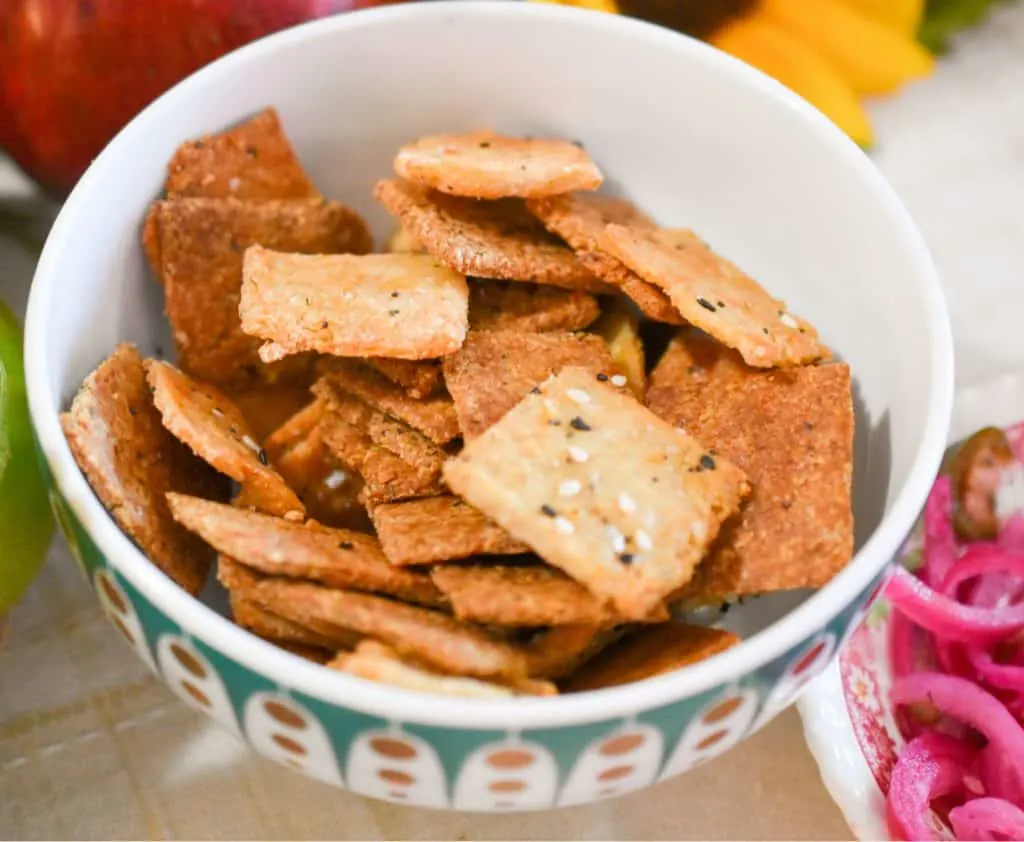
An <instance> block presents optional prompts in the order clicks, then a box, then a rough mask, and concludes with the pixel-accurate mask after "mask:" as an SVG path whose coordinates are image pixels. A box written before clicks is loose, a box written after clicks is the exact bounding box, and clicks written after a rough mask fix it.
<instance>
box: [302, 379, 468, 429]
mask: <svg viewBox="0 0 1024 842" xmlns="http://www.w3.org/2000/svg"><path fill="white" fill-rule="evenodd" d="M322 372H323V377H324V379H326V381H327V382H329V383H330V384H331V385H333V386H334V387H336V388H338V389H340V390H341V391H343V392H348V393H350V394H351V395H353V396H354V397H357V398H359V400H361V401H363V402H364V403H366V404H368V405H369V406H371V407H374V408H375V409H378V410H380V411H381V412H383V413H384V414H386V415H390V416H391V417H392V418H397V419H398V420H399V421H403V422H404V423H406V424H408V425H409V426H410V427H412V428H413V429H414V430H419V431H420V432H421V433H423V435H425V436H426V437H427V438H428V439H430V440H431V441H432V442H434V444H447V443H448V442H450V441H451V440H452V439H454V438H457V437H458V436H459V434H460V431H459V420H458V417H457V416H456V414H455V405H454V404H453V403H452V400H451V398H449V397H448V396H447V395H435V396H433V397H431V398H426V399H424V400H416V399H414V398H410V397H409V396H408V395H407V394H405V392H404V391H403V390H402V389H401V388H399V387H398V386H396V385H395V384H394V383H392V382H390V381H389V380H388V379H387V378H386V377H384V376H382V375H381V374H378V373H377V372H376V371H373V370H372V369H370V368H367V367H366V366H362V365H360V364H359V363H356V362H354V361H349V360H331V362H330V364H329V365H326V366H324V367H323V368H322Z"/></svg>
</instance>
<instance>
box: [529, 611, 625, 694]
mask: <svg viewBox="0 0 1024 842" xmlns="http://www.w3.org/2000/svg"><path fill="white" fill-rule="evenodd" d="M621 636H622V632H621V631H620V630H619V629H602V628H601V627H600V626H586V625H584V626H552V627H551V628H548V629H544V630H543V631H541V632H540V633H539V634H537V635H536V636H535V637H534V638H533V640H531V641H530V642H529V643H527V644H526V645H525V646H524V647H523V648H524V650H525V652H526V661H527V664H528V666H529V671H530V675H531V676H533V677H534V678H540V679H551V680H553V681H557V680H559V679H561V678H564V677H565V676H567V675H569V674H570V673H572V672H575V671H576V670H577V669H578V668H579V667H580V665H581V664H584V663H586V662H587V661H589V660H590V659H591V658H593V657H594V656H595V655H596V654H597V653H598V652H601V651H602V650H604V649H605V648H606V647H608V646H610V645H611V644H612V643H614V642H615V641H616V640H618V639H619V638H620V637H621Z"/></svg>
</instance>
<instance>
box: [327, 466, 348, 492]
mask: <svg viewBox="0 0 1024 842" xmlns="http://www.w3.org/2000/svg"><path fill="white" fill-rule="evenodd" d="M346 479H348V474H346V473H345V472H344V471H342V470H338V469H335V470H333V471H331V472H330V473H329V474H328V475H327V476H325V477H324V485H326V486H327V487H328V488H331V489H334V488H340V487H341V484H342V483H343V482H344V481H345V480H346Z"/></svg>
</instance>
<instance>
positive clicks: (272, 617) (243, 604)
mask: <svg viewBox="0 0 1024 842" xmlns="http://www.w3.org/2000/svg"><path fill="white" fill-rule="evenodd" d="M229 597H230V601H231V619H232V620H234V621H235V623H236V624H237V625H239V626H241V627H242V628H243V629H245V630H246V631H250V632H252V633H253V634H255V635H257V636H258V637H262V638H263V639H264V640H269V641H270V642H272V643H276V644H278V645H281V644H282V643H285V644H289V643H290V644H297V645H299V646H308V647H312V648H315V649H322V650H327V651H329V652H337V651H338V650H339V649H352V648H354V647H355V645H356V644H357V643H358V642H359V640H360V639H361V636H360V635H358V634H355V633H353V632H348V631H345V630H344V629H342V630H340V633H339V634H337V635H324V634H319V633H318V632H315V631H313V630H312V629H307V628H305V627H304V626H300V625H299V624H298V623H293V622H292V621H291V620H286V619H285V618H284V617H278V616H277V614H273V613H271V612H270V611H266V610H264V609H263V608H260V606H259V605H257V604H256V603H255V602H253V601H252V600H250V599H246V598H245V597H243V596H241V595H240V594H238V593H237V592H236V593H230V594H229Z"/></svg>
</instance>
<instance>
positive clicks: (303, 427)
mask: <svg viewBox="0 0 1024 842" xmlns="http://www.w3.org/2000/svg"><path fill="white" fill-rule="evenodd" d="M306 397H307V398H308V397H309V393H308V392H307V393H306ZM324 412H325V408H324V404H323V402H322V401H319V400H313V401H310V402H309V403H307V405H306V406H304V407H303V408H301V409H300V410H299V411H297V412H295V413H294V414H293V415H291V416H289V417H288V418H287V419H286V420H285V421H284V422H283V423H282V424H281V425H280V426H278V427H277V428H276V429H275V430H274V431H273V432H271V433H270V435H268V436H266V437H265V438H264V439H263V449H264V450H265V451H266V452H267V456H268V457H269V458H270V461H272V462H273V461H276V460H277V459H278V458H279V457H281V456H282V455H284V454H285V453H286V452H287V451H289V450H291V449H292V448H293V447H295V446H296V445H297V444H299V443H300V442H302V441H305V440H306V438H307V437H308V436H309V434H310V433H312V432H313V431H314V430H315V429H316V428H317V426H318V425H319V424H320V420H321V419H322V418H323V416H324ZM243 414H244V412H243Z"/></svg>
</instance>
